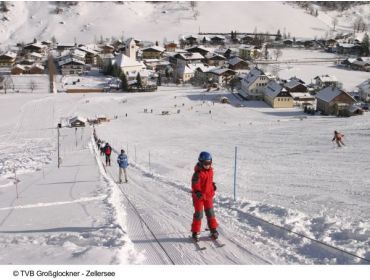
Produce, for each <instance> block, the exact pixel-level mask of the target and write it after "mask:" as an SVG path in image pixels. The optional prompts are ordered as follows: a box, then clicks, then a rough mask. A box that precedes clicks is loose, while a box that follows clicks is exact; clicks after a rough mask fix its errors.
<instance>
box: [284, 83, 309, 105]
mask: <svg viewBox="0 0 370 280" xmlns="http://www.w3.org/2000/svg"><path fill="white" fill-rule="evenodd" d="M284 88H285V89H286V90H288V91H289V93H290V95H291V96H292V97H293V100H294V105H295V106H313V105H314V104H315V97H313V96H312V95H311V94H310V93H309V90H308V88H307V86H306V85H305V84H304V82H303V81H302V80H300V79H298V78H296V77H293V78H291V79H290V80H289V81H286V83H284Z"/></svg>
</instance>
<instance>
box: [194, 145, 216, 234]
mask: <svg viewBox="0 0 370 280" xmlns="http://www.w3.org/2000/svg"><path fill="white" fill-rule="evenodd" d="M198 161H199V162H198V163H197V165H196V166H195V168H194V174H193V177H192V184H191V186H192V198H193V205H194V215H193V223H192V225H191V231H192V237H193V239H194V241H199V233H200V229H201V224H202V218H203V209H204V211H205V213H206V216H207V222H208V227H209V229H210V231H211V237H212V238H213V239H217V238H218V232H217V227H218V223H217V220H216V217H215V212H214V210H213V197H214V195H215V190H216V185H215V183H214V182H213V168H212V156H211V155H210V154H209V153H208V152H201V153H200V155H199V159H198Z"/></svg>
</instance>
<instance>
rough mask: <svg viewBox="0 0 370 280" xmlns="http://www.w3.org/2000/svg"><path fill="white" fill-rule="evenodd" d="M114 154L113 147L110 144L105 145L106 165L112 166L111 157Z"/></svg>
mask: <svg viewBox="0 0 370 280" xmlns="http://www.w3.org/2000/svg"><path fill="white" fill-rule="evenodd" d="M111 153H112V147H111V146H110V145H109V143H107V144H105V147H104V154H105V165H106V166H108V165H109V166H110V155H111Z"/></svg>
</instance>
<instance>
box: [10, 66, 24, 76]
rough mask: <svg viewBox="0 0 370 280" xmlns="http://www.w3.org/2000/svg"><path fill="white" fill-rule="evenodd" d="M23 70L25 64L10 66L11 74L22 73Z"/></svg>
mask: <svg viewBox="0 0 370 280" xmlns="http://www.w3.org/2000/svg"><path fill="white" fill-rule="evenodd" d="M25 71H26V67H25V65H20V64H16V65H14V66H13V67H12V68H11V70H10V73H11V74H12V75H22V74H23V73H24V72H25Z"/></svg>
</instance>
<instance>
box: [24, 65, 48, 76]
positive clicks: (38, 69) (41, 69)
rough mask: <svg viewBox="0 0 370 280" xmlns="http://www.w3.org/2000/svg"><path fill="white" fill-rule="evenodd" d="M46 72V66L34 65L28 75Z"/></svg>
mask: <svg viewBox="0 0 370 280" xmlns="http://www.w3.org/2000/svg"><path fill="white" fill-rule="evenodd" d="M44 70H45V67H44V66H42V65H40V64H34V65H32V66H31V67H30V68H29V70H28V73H29V74H44Z"/></svg>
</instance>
